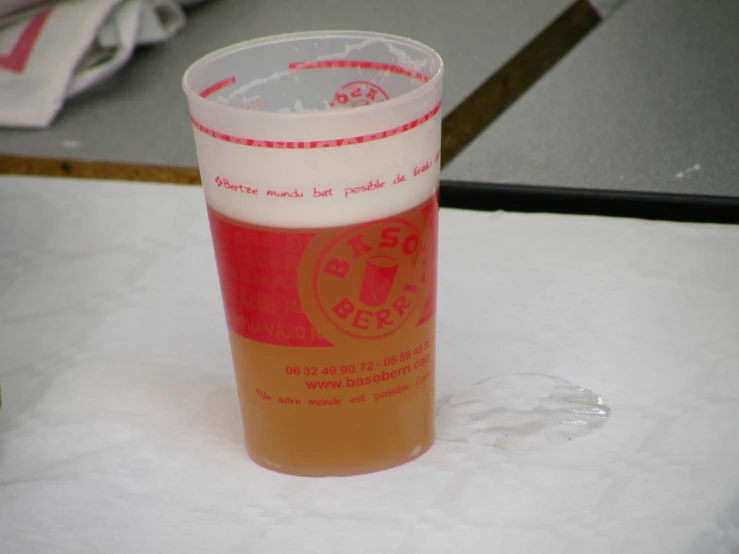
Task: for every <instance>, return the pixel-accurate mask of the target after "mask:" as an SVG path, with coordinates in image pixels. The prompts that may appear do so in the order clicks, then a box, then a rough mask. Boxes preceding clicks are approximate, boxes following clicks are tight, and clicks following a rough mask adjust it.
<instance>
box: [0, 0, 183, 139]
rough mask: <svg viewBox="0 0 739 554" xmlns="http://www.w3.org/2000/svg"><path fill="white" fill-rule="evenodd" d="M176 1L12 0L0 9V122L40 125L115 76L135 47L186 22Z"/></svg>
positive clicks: (167, 34)
mask: <svg viewBox="0 0 739 554" xmlns="http://www.w3.org/2000/svg"><path fill="white" fill-rule="evenodd" d="M193 3H196V2H192V1H189V2H188V1H184V2H178V1H177V0H57V1H55V2H39V1H37V0H13V1H12V2H10V3H9V4H7V5H4V6H2V7H0V89H1V90H2V95H3V102H2V103H0V126H13V127H46V126H48V125H50V124H51V123H52V121H53V120H54V118H55V117H56V115H57V114H58V112H59V110H60V109H61V108H62V106H63V104H64V101H65V100H66V99H67V98H70V97H72V96H74V95H76V94H79V93H81V92H83V91H85V90H87V89H89V88H90V87H92V86H94V85H95V84H97V83H99V82H101V81H103V80H104V79H106V78H108V77H110V76H111V75H113V74H115V73H117V72H118V71H119V70H120V69H121V68H122V67H123V66H124V65H125V64H127V63H128V62H129V60H130V59H131V56H132V55H133V52H134V50H135V48H136V46H138V45H142V44H153V43H157V42H162V41H165V40H168V39H169V38H171V37H172V36H173V35H174V34H175V33H177V32H178V31H179V30H180V29H181V28H182V27H183V26H184V25H185V13H184V12H183V10H182V8H181V6H180V4H193Z"/></svg>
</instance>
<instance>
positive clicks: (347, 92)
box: [330, 81, 390, 108]
mask: <svg viewBox="0 0 739 554" xmlns="http://www.w3.org/2000/svg"><path fill="white" fill-rule="evenodd" d="M389 98H390V97H389V96H388V95H387V93H386V92H385V91H384V90H382V89H381V88H380V87H379V86H378V85H376V84H374V83H370V82H369V81H352V82H351V83H347V84H345V85H344V86H342V87H341V88H340V89H339V90H337V91H336V94H334V98H333V100H332V101H331V104H330V106H331V107H332V108H335V107H341V106H346V107H349V108H356V107H358V106H366V105H367V104H374V103H377V102H383V101H385V100H388V99H389Z"/></svg>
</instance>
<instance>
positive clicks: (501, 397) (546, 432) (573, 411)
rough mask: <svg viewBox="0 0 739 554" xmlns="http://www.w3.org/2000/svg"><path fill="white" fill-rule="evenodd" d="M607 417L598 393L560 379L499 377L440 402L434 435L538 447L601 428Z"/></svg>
mask: <svg viewBox="0 0 739 554" xmlns="http://www.w3.org/2000/svg"><path fill="white" fill-rule="evenodd" d="M610 413H611V410H610V408H609V407H608V406H607V405H606V403H605V402H604V400H603V398H601V397H600V396H599V395H597V394H596V393H594V392H593V391H591V390H589V389H586V388H584V387H581V386H578V385H576V384H574V383H571V382H570V381H567V380H565V379H562V378H560V377H553V376H549V375H535V374H520V375H503V376H496V377H489V378H486V379H483V380H481V381H477V382H476V383H473V384H471V385H469V386H467V387H464V388H462V389H460V390H458V391H455V392H453V393H452V394H450V395H448V396H446V397H444V398H441V399H440V400H439V402H438V403H437V406H436V435H437V438H439V439H440V440H447V441H455V442H467V443H472V444H487V445H490V446H495V447H498V448H502V449H505V450H523V449H532V448H542V447H546V446H550V445H554V444H557V443H561V442H567V441H571V440H575V439H577V438H580V437H583V436H585V435H588V434H590V433H592V432H593V431H596V430H597V429H600V428H601V427H603V426H604V425H605V424H606V422H607V421H608V417H609V416H610Z"/></svg>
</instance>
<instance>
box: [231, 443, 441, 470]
mask: <svg viewBox="0 0 739 554" xmlns="http://www.w3.org/2000/svg"><path fill="white" fill-rule="evenodd" d="M433 444H434V439H433V438H431V440H428V441H425V442H423V443H421V444H419V445H418V446H416V448H415V449H414V450H413V451H412V452H411V453H410V454H409V455H408V456H403V457H395V458H388V459H384V460H380V461H377V460H373V461H372V462H370V463H367V464H362V465H354V466H338V465H337V466H335V467H330V466H328V465H326V466H321V467H318V466H300V465H291V464H281V463H275V462H273V461H271V460H269V459H268V458H266V457H265V456H262V455H260V454H258V453H255V452H251V451H250V450H249V448H248V447H247V449H246V451H247V453H248V455H249V458H251V460H252V461H253V462H254V463H256V464H257V465H259V466H262V467H263V468H265V469H269V470H270V471H274V472H276V473H282V474H285V475H295V476H298V477H351V476H355V475H366V474H368V473H377V472H378V471H384V470H387V469H392V468H394V467H398V466H402V465H404V464H407V463H408V462H412V461H413V460H415V459H417V458H420V457H421V456H423V455H424V454H425V453H426V452H428V450H429V449H430V448H431V446H432V445H433Z"/></svg>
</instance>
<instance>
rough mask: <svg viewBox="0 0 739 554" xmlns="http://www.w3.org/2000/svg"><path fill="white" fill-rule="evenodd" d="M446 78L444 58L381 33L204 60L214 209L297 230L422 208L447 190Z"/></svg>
mask: <svg viewBox="0 0 739 554" xmlns="http://www.w3.org/2000/svg"><path fill="white" fill-rule="evenodd" d="M255 60H259V62H258V63H257V62H256V61H255ZM265 60H268V63H267V62H265ZM252 62H253V63H252ZM250 63H252V65H256V66H257V67H256V68H255V69H253V70H250V69H249V68H250ZM237 68H238V71H237ZM286 68H288V69H287V70H286ZM239 71H240V72H241V73H239ZM442 73H443V66H442V62H441V59H440V58H439V56H438V54H436V53H435V52H434V51H433V50H431V49H429V48H427V47H425V46H423V45H420V44H418V43H416V42H413V41H410V40H407V39H402V38H398V37H390V36H387V35H378V34H374V33H355V32H346V33H344V32H324V33H298V34H293V35H283V36H280V37H271V38H267V39H260V40H258V41H251V42H248V43H243V44H241V45H236V46H233V47H230V48H227V49H225V50H222V51H218V52H215V53H213V54H211V55H210V56H207V57H205V58H203V59H202V60H199V61H198V62H196V63H195V64H194V65H193V66H192V67H191V68H190V69H189V70H188V71H187V72H186V74H185V77H184V78H183V86H184V88H185V91H186V92H187V94H188V101H189V105H190V112H191V116H192V118H193V123H194V127H195V131H194V132H195V142H196V146H197V150H198V159H199V163H200V172H201V176H202V181H203V186H204V189H205V195H206V200H207V202H208V204H209V205H210V206H211V207H212V208H213V209H215V210H216V211H218V212H220V213H222V214H224V215H226V216H228V217H231V218H234V219H237V220H241V221H246V222H250V223H254V224H260V225H268V226H275V227H291V228H297V227H326V226H338V225H345V224H350V223H359V222H363V221H368V220H372V219H377V218H382V217H386V216H389V215H392V214H395V213H399V212H402V211H404V210H407V209H409V208H411V207H413V206H416V205H418V204H420V203H421V202H423V201H424V200H426V199H428V198H429V197H430V196H431V195H433V194H435V193H436V188H437V187H438V182H439V156H438V153H439V148H440V124H441V115H440V113H439V106H440V102H441V81H442ZM219 87H220V88H219ZM209 89H210V92H209ZM204 96H206V97H204ZM386 98H387V99H386ZM219 99H220V100H219ZM379 100H382V101H379ZM352 103H355V104H359V103H367V105H361V106H360V107H354V108H351V109H347V106H349V105H351V104H352ZM327 105H328V106H329V107H328V109H326V106H327ZM296 106H299V107H300V108H301V111H300V112H295V111H293V110H295V109H296V108H295V107H296ZM243 108H246V109H243ZM286 110H290V111H289V112H286Z"/></svg>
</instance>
